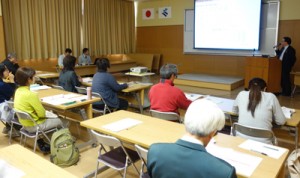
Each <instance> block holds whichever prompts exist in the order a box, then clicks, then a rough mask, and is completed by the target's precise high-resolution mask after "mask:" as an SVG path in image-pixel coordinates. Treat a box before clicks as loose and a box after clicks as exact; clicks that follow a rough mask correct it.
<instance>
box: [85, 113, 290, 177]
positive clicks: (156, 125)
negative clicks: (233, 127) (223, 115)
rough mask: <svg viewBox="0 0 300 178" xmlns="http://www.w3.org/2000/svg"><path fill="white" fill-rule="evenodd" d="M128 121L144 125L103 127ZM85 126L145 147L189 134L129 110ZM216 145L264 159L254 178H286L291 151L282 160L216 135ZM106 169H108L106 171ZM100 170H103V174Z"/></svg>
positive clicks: (86, 123) (253, 175) (169, 123)
mask: <svg viewBox="0 0 300 178" xmlns="http://www.w3.org/2000/svg"><path fill="white" fill-rule="evenodd" d="M124 118H132V119H135V120H138V121H141V122H142V123H141V124H138V125H135V126H133V127H130V128H127V129H124V130H121V131H119V132H114V131H111V130H108V129H105V128H103V126H104V125H107V124H111V123H114V122H116V121H120V120H122V119H124ZM80 124H81V125H82V126H83V127H86V128H89V129H92V130H95V131H98V132H100V133H104V134H107V135H111V136H114V137H116V138H118V139H120V140H121V141H122V142H126V143H130V144H138V145H140V146H143V147H145V148H149V147H150V145H151V144H153V143H162V142H167V143H173V142H176V140H177V139H179V138H181V137H182V136H183V135H184V133H185V128H184V125H183V124H179V123H175V122H170V121H165V120H162V119H158V118H154V117H150V116H146V115H142V114H138V113H133V112H129V111H117V112H113V113H110V114H107V115H103V116H100V117H96V118H94V119H90V120H86V121H82V122H81V123H80ZM215 140H216V144H217V145H218V146H221V147H226V148H231V149H234V150H235V151H238V152H242V153H246V154H249V155H253V156H256V157H260V158H262V161H261V163H260V164H259V165H258V167H257V168H256V169H255V170H254V172H253V173H252V175H251V177H283V176H284V162H285V160H286V158H287V154H288V151H287V150H286V151H285V153H284V154H283V155H282V156H281V157H280V158H279V159H274V158H271V157H268V156H265V155H262V154H259V153H256V152H253V151H249V150H245V149H242V148H239V147H238V145H240V144H241V143H243V142H244V141H245V139H243V138H239V137H233V136H228V135H224V134H220V133H219V134H217V136H215ZM102 170H105V169H102ZM102 170H100V171H102Z"/></svg>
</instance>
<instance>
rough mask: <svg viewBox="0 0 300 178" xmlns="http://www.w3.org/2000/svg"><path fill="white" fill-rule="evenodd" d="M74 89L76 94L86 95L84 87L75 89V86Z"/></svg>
mask: <svg viewBox="0 0 300 178" xmlns="http://www.w3.org/2000/svg"><path fill="white" fill-rule="evenodd" d="M75 88H76V90H77V92H78V93H80V94H83V95H86V88H84V87H77V86H75Z"/></svg>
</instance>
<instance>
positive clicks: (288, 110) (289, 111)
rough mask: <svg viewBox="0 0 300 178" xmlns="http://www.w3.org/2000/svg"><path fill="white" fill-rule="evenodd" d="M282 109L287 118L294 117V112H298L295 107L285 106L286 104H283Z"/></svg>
mask: <svg viewBox="0 0 300 178" xmlns="http://www.w3.org/2000/svg"><path fill="white" fill-rule="evenodd" d="M281 109H282V112H283V114H284V116H285V118H287V119H290V118H291V117H292V115H293V113H295V112H296V110H295V109H292V108H287V107H284V106H282V107H281Z"/></svg>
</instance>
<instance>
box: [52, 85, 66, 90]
mask: <svg viewBox="0 0 300 178" xmlns="http://www.w3.org/2000/svg"><path fill="white" fill-rule="evenodd" d="M52 87H53V88H55V89H58V90H65V89H64V88H63V87H62V86H59V85H52Z"/></svg>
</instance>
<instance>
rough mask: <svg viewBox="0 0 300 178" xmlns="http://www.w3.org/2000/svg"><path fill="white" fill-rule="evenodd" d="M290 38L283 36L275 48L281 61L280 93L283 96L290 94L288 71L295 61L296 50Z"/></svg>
mask: <svg viewBox="0 0 300 178" xmlns="http://www.w3.org/2000/svg"><path fill="white" fill-rule="evenodd" d="M291 43H292V40H291V38H290V37H283V38H282V41H281V43H280V44H279V46H278V49H276V54H277V57H278V59H279V60H281V61H282V67H281V88H282V91H281V94H282V95H283V96H291V92H292V87H291V80H290V72H291V71H292V68H293V66H294V64H295V62H296V51H295V49H294V48H293V47H292V46H291Z"/></svg>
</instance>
